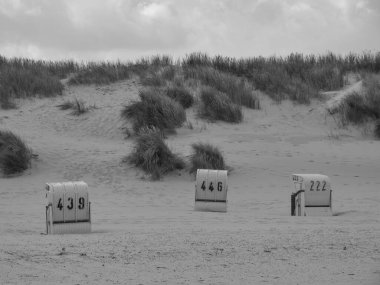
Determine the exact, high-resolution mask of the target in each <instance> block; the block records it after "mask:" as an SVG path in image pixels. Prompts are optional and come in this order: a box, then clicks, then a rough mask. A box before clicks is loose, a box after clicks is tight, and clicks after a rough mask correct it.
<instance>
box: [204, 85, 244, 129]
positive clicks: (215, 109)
mask: <svg viewBox="0 0 380 285" xmlns="http://www.w3.org/2000/svg"><path fill="white" fill-rule="evenodd" d="M200 99H201V103H200V104H199V106H198V115H199V117H201V118H204V119H208V120H211V121H217V120H220V121H225V122H229V123H240V122H241V121H242V120H243V113H242V108H241V106H240V105H237V104H234V103H233V102H232V101H231V99H230V98H229V97H228V96H227V95H226V94H224V93H222V92H219V91H218V90H216V89H214V88H211V87H204V88H202V89H201V94H200Z"/></svg>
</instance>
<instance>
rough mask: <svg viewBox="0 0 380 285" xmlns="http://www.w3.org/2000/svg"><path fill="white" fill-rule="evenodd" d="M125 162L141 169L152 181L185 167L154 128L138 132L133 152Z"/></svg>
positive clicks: (161, 134) (159, 132)
mask: <svg viewBox="0 0 380 285" xmlns="http://www.w3.org/2000/svg"><path fill="white" fill-rule="evenodd" d="M126 161H127V162H129V163H130V164H132V165H134V166H136V167H139V168H141V169H143V170H144V171H145V172H146V173H148V174H149V175H151V177H152V179H153V180H157V179H160V178H161V177H162V176H163V175H164V174H166V173H168V172H170V171H173V170H176V169H183V168H184V167H185V162H184V161H183V160H182V159H181V158H180V157H178V156H177V155H175V154H173V153H172V152H171V150H170V149H169V147H168V146H167V145H166V143H165V142H164V138H163V133H162V132H161V131H160V130H158V129H156V128H143V129H141V130H140V132H139V134H138V136H137V137H136V141H135V147H134V150H133V152H132V153H131V154H130V155H129V156H128V157H127V158H126Z"/></svg>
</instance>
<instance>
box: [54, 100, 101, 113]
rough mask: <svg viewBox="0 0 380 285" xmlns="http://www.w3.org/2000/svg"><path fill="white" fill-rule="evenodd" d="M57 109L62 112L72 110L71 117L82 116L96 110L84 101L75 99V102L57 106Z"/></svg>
mask: <svg viewBox="0 0 380 285" xmlns="http://www.w3.org/2000/svg"><path fill="white" fill-rule="evenodd" d="M57 107H58V108H59V109H61V110H69V109H72V112H71V115H74V116H80V115H83V114H84V113H87V112H88V111H90V110H91V109H95V108H96V107H95V105H94V106H87V105H86V103H85V102H84V101H83V100H80V99H77V98H75V99H74V101H70V100H67V101H65V102H63V103H62V104H59V105H57Z"/></svg>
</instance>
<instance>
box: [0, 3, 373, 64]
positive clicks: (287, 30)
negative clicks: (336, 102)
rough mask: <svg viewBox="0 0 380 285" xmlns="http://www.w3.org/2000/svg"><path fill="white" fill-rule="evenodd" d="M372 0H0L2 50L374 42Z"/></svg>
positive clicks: (313, 49)
mask: <svg viewBox="0 0 380 285" xmlns="http://www.w3.org/2000/svg"><path fill="white" fill-rule="evenodd" d="M379 19H380V4H379V1H376V0H359V1H352V0H320V1H312V0H252V1H250V0H235V1H232V0H219V1H217V0H208V1H203V0H193V1H188V0H150V1H149V0H147V1H138V0H108V1H103V0H54V1H51V0H50V1H49V0H0V26H1V27H2V28H1V29H0V54H4V55H10V56H18V55H22V56H32V57H36V56H38V57H43V58H53V59H55V58H61V57H65V56H66V57H67V56H70V57H74V58H81V57H82V59H101V58H110V59H112V58H114V59H116V58H123V57H127V58H130V57H138V56H139V55H147V54H150V55H152V54H158V53H160V54H162V53H165V54H172V55H174V56H179V55H184V54H185V53H189V52H192V51H205V52H209V53H210V54H223V55H229V56H237V57H240V56H255V55H273V54H280V55H282V54H288V53H290V52H304V53H323V52H325V51H327V50H331V51H333V52H339V53H347V52H349V51H356V52H359V51H361V50H369V49H372V50H375V49H378V47H379V46H380V39H379V37H378V36H377V34H378V31H377V27H378V26H379V24H380V21H379Z"/></svg>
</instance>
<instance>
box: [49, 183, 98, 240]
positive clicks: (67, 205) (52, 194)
mask: <svg viewBox="0 0 380 285" xmlns="http://www.w3.org/2000/svg"><path fill="white" fill-rule="evenodd" d="M45 189H46V190H47V192H46V198H47V203H48V204H47V206H46V233H47V234H68V233H89V232H91V209H90V206H91V203H90V202H89V195H88V186H87V184H86V183H85V182H83V181H77V182H63V183H46V187H45Z"/></svg>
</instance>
